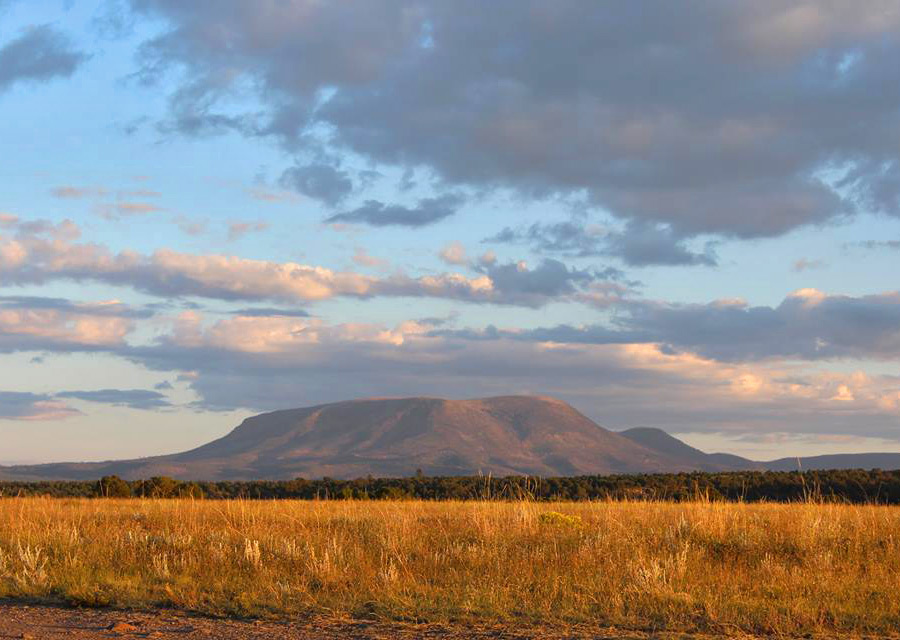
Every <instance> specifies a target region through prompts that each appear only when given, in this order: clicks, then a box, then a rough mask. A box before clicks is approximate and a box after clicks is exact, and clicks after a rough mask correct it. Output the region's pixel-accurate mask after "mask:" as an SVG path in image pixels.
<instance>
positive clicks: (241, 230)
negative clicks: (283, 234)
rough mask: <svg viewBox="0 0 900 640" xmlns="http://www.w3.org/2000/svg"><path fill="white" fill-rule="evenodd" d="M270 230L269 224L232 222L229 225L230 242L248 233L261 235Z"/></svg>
mask: <svg viewBox="0 0 900 640" xmlns="http://www.w3.org/2000/svg"><path fill="white" fill-rule="evenodd" d="M268 228H269V223H268V222H231V223H229V224H228V240H229V241H231V242H233V241H235V240H238V239H240V238H242V237H244V236H245V235H247V234H248V233H260V232H262V231H265V230H266V229H268Z"/></svg>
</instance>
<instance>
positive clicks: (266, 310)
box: [231, 307, 309, 318]
mask: <svg viewBox="0 0 900 640" xmlns="http://www.w3.org/2000/svg"><path fill="white" fill-rule="evenodd" d="M231 315H234V316H244V317H247V318H277V317H283V318H308V317H309V313H308V312H306V311H304V310H303V309H274V308H272V307H259V308H246V309H235V310H233V311H231Z"/></svg>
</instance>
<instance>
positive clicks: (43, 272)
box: [0, 221, 617, 307]
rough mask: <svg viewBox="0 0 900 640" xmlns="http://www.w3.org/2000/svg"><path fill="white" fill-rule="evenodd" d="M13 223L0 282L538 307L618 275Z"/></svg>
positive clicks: (0, 241)
mask: <svg viewBox="0 0 900 640" xmlns="http://www.w3.org/2000/svg"><path fill="white" fill-rule="evenodd" d="M14 229H16V231H17V233H16V234H15V235H14V236H12V237H0V285H6V286H9V285H24V284H42V283H45V282H48V281H54V280H72V281H94V282H102V283H105V284H111V285H120V286H128V287H132V288H134V289H136V290H139V291H143V292H146V293H151V294H154V295H159V296H165V297H177V296H199V297H205V298H213V299H220V300H248V301H250V300H259V301H261V300H288V301H303V302H307V301H315V300H326V299H329V298H335V297H356V298H368V297H377V296H388V297H423V298H443V299H450V300H459V301H465V302H472V303H492V304H506V305H524V306H531V307H539V306H541V305H543V304H546V303H548V302H551V301H554V300H561V299H564V298H568V299H578V298H577V295H578V294H579V293H587V292H588V290H589V289H590V287H591V286H592V285H593V284H595V283H596V282H598V281H602V280H605V279H611V278H614V277H616V276H617V273H616V272H615V271H614V270H612V271H610V270H607V271H605V272H599V273H597V272H588V271H579V270H575V269H568V268H567V267H566V266H565V265H563V264H562V263H561V262H559V261H556V260H545V261H544V262H542V263H541V264H540V265H539V266H538V267H537V268H535V269H529V268H528V267H527V266H526V265H525V264H524V263H517V264H507V265H500V264H498V263H496V262H494V263H491V264H487V265H484V266H480V267H478V269H479V271H480V273H479V274H478V275H475V276H472V277H469V276H466V275H463V274H459V273H442V274H437V275H425V276H419V277H413V276H409V275H407V274H405V273H402V272H397V273H393V274H391V275H388V276H384V277H376V276H371V275H364V274H360V273H355V272H347V271H334V270H332V269H328V268H325V267H321V266H311V265H302V264H297V263H293V262H286V263H277V262H269V261H264V260H250V259H245V258H239V257H234V256H223V255H194V254H187V253H180V252H177V251H173V250H171V249H158V250H157V251H155V252H153V253H152V254H150V255H143V254H140V253H137V252H134V251H122V252H120V253H118V254H114V253H112V252H111V251H109V250H108V249H107V248H105V247H103V246H101V245H97V244H89V243H79V242H76V241H75V240H77V238H78V236H79V234H80V230H79V228H78V227H77V225H75V224H73V223H71V222H68V221H67V222H63V223H60V224H58V225H53V224H50V223H47V222H43V221H36V222H22V221H16V222H15V227H14Z"/></svg>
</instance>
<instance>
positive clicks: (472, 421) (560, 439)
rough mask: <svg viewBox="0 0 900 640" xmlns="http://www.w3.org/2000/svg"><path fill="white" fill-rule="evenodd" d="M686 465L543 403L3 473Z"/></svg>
mask: <svg viewBox="0 0 900 640" xmlns="http://www.w3.org/2000/svg"><path fill="white" fill-rule="evenodd" d="M692 468H695V467H694V466H693V464H692V463H685V462H684V461H682V460H679V459H676V458H675V457H672V456H669V455H667V454H665V453H662V452H659V451H656V450H653V449H651V448H647V447H645V446H643V445H641V444H640V443H638V442H634V441H632V440H630V439H628V438H626V437H624V436H622V435H620V434H618V433H614V432H612V431H608V430H607V429H604V428H602V427H600V426H598V425H597V424H596V423H594V422H593V421H592V420H590V419H588V418H587V417H585V416H584V415H582V414H581V413H579V412H578V411H576V410H575V409H574V408H572V407H571V406H570V405H568V404H566V403H565V402H562V401H560V400H556V399H553V398H547V397H540V396H503V397H496V398H483V399H476V400H443V399H439V398H400V399H391V398H375V399H366V400H354V401H348V402H337V403H334V404H325V405H319V406H315V407H306V408H303V409H290V410H285V411H274V412H272V413H264V414H262V415H258V416H255V417H252V418H248V419H247V420H245V421H244V422H243V423H242V424H241V425H240V426H238V427H237V428H236V429H234V430H233V431H232V432H231V433H229V434H228V435H226V436H224V437H222V438H220V439H218V440H215V441H213V442H210V443H209V444H206V445H203V446H201V447H198V448H197V449H193V450H191V451H186V452H184V453H178V454H174V455H167V456H158V457H153V458H143V459H137V460H123V461H114V462H102V463H73V464H70V463H66V464H46V465H34V466H19V467H9V468H6V469H2V470H0V475H4V476H6V477H17V478H24V477H35V478H37V477H40V478H61V479H62V478H75V479H79V478H97V477H99V476H101V475H105V474H117V475H120V476H122V477H126V478H138V477H142V478H146V477H149V476H153V475H168V476H172V477H177V478H185V479H208V480H215V479H264V478H292V477H297V476H304V477H322V476H330V477H334V478H350V477H359V476H365V475H369V474H371V475H374V476H407V475H412V474H414V473H415V472H416V471H417V470H418V469H421V470H422V471H423V472H424V473H425V474H428V475H473V474H478V473H484V474H488V473H491V474H494V475H510V474H514V475H515V474H529V475H542V476H565V475H580V474H609V473H631V472H634V473H639V472H653V471H660V470H689V469H692Z"/></svg>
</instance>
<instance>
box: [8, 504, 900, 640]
mask: <svg viewBox="0 0 900 640" xmlns="http://www.w3.org/2000/svg"><path fill="white" fill-rule="evenodd" d="M898 594H900V508H892V507H876V506H849V505H814V504H795V505H775V504H754V505H750V504H720V503H687V504H674V503H573V504H565V503H563V504H553V505H552V507H551V506H548V505H543V504H539V503H529V502H522V503H474V502H467V503H454V502H449V503H448V502H443V503H426V502H293V501H291V502H243V501H231V502H214V501H196V502H192V501H186V500H181V501H166V500H52V499H41V498H14V499H4V500H0V596H5V597H38V598H52V599H62V600H66V601H71V602H78V603H87V604H111V605H116V606H124V607H149V606H159V605H162V606H174V607H179V608H185V609H190V610H195V611H201V612H207V613H214V614H239V615H262V616H266V615H276V616H282V615H296V614H307V613H329V614H335V615H357V616H359V615H378V616H383V617H388V618H402V619H418V620H428V621H445V620H472V619H480V620H491V621H494V620H516V621H518V622H523V621H532V622H553V621H560V620H565V621H570V622H576V621H580V622H597V623H599V624H604V625H621V626H623V627H629V628H644V629H646V628H657V629H659V628H665V629H670V630H684V631H692V630H705V631H728V632H732V631H746V632H764V633H784V634H801V633H831V632H851V633H886V632H893V631H896V630H897V629H898V628H900V598H898Z"/></svg>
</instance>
